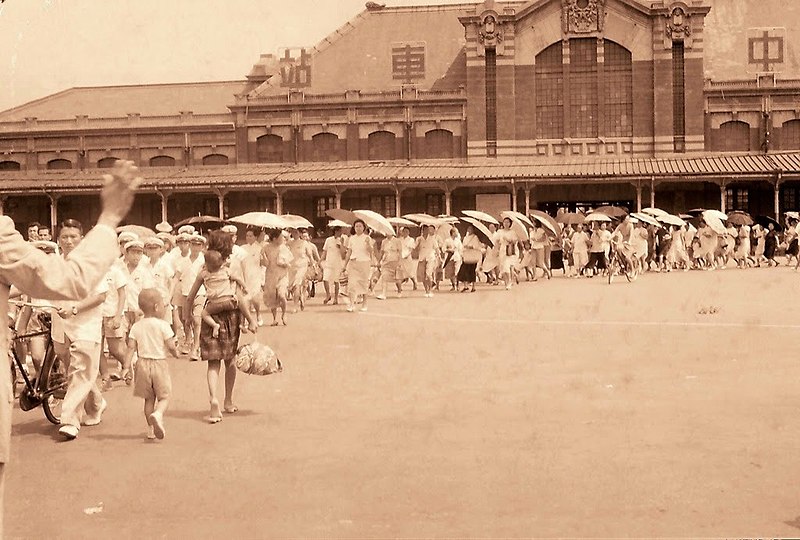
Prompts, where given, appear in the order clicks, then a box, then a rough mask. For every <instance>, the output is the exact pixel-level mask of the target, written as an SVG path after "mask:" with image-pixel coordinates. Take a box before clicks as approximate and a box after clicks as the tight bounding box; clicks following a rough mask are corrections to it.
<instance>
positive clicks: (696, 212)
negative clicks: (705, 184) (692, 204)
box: [686, 208, 706, 216]
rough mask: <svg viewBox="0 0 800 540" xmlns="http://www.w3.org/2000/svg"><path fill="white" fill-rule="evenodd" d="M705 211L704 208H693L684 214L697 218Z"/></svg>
mask: <svg viewBox="0 0 800 540" xmlns="http://www.w3.org/2000/svg"><path fill="white" fill-rule="evenodd" d="M705 211H706V209H705V208H693V209H692V210H687V211H686V213H687V214H689V215H690V216H699V215H701V214H702V213H703V212H705Z"/></svg>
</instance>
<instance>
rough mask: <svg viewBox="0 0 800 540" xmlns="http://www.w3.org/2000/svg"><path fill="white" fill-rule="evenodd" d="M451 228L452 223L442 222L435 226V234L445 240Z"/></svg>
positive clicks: (448, 236)
mask: <svg viewBox="0 0 800 540" xmlns="http://www.w3.org/2000/svg"><path fill="white" fill-rule="evenodd" d="M452 230H453V224H452V223H442V224H441V225H439V226H438V227H436V236H438V237H439V238H441V239H442V240H447V239H448V238H450V231H452Z"/></svg>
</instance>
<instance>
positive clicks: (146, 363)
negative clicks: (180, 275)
mask: <svg viewBox="0 0 800 540" xmlns="http://www.w3.org/2000/svg"><path fill="white" fill-rule="evenodd" d="M139 309H141V310H142V313H144V318H142V319H141V320H139V321H137V322H135V323H134V324H133V326H132V327H131V330H130V334H129V335H128V358H127V360H128V362H130V361H131V359H132V358H133V354H134V353H136V354H137V356H138V360H137V361H136V364H135V367H134V381H135V383H134V387H133V395H134V396H136V397H140V398H144V417H145V419H147V424H148V426H149V428H148V433H147V438H148V439H163V438H164V435H165V431H164V412H166V410H167V405H168V404H169V398H170V394H171V393H172V381H171V379H170V376H169V367H168V365H167V351H169V353H170V354H171V355H172V356H178V349H177V347H176V345H175V334H174V333H173V332H172V328H171V327H170V325H169V323H168V322H166V321H165V320H164V319H163V316H164V299H163V298H162V295H161V293H160V292H159V291H158V289H144V290H143V291H142V292H141V293H139Z"/></svg>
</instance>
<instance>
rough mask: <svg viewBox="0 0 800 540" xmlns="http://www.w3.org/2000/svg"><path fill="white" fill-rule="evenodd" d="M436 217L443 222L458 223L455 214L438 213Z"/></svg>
mask: <svg viewBox="0 0 800 540" xmlns="http://www.w3.org/2000/svg"><path fill="white" fill-rule="evenodd" d="M436 217H437V218H438V219H440V220H442V221H443V222H445V223H450V224H451V225H452V224H453V223H458V218H457V217H456V216H448V215H447V214H439V215H438V216H436Z"/></svg>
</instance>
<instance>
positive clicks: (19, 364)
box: [10, 328, 53, 395]
mask: <svg viewBox="0 0 800 540" xmlns="http://www.w3.org/2000/svg"><path fill="white" fill-rule="evenodd" d="M38 336H47V341H46V343H45V351H46V350H47V349H49V348H51V347H52V346H53V342H52V339H51V337H50V329H49V328H47V329H45V330H41V331H39V332H31V333H29V334H17V335H14V337H13V338H12V340H11V341H12V346H11V347H10V349H11V354H12V356H13V357H14V363H15V364H16V365H17V369H18V370H19V372H20V373H21V374H22V378H23V380H24V381H25V386H27V387H28V390H29V391H30V392H33V393H34V394H36V395H39V392H40V391H39V388H38V387H39V386H40V384H41V380H42V378H41V377H37V379H36V387H34V386H33V383H32V382H31V379H30V377H28V373H27V371H26V370H25V366H24V364H23V363H22V360H20V359H19V355H18V354H17V348H16V347H14V346H13V344H16V343H18V342H19V341H22V340H23V339H28V338H32V337H38ZM45 356H47V355H46V354H45Z"/></svg>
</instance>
